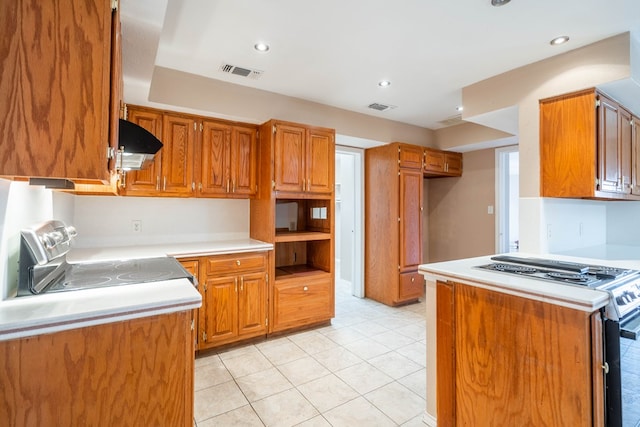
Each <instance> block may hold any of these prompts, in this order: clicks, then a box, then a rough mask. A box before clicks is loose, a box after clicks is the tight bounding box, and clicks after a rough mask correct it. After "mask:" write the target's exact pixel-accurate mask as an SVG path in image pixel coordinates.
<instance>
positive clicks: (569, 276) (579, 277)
mask: <svg viewBox="0 0 640 427" xmlns="http://www.w3.org/2000/svg"><path fill="white" fill-rule="evenodd" d="M547 276H549V277H551V278H553V279H560V280H569V281H571V282H577V283H586V282H588V281H589V280H591V279H590V278H589V276H587V275H586V274H578V273H560V272H556V271H549V272H547Z"/></svg>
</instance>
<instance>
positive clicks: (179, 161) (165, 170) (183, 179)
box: [161, 114, 196, 196]
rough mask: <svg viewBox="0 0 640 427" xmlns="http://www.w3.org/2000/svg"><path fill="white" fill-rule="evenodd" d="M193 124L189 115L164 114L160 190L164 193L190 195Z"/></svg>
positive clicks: (193, 143)
mask: <svg viewBox="0 0 640 427" xmlns="http://www.w3.org/2000/svg"><path fill="white" fill-rule="evenodd" d="M195 125H196V122H195V120H194V119H192V118H189V117H183V116H174V115H170V114H165V115H164V118H163V127H164V131H163V133H162V134H163V140H162V143H163V144H164V146H163V147H162V152H163V153H162V182H161V190H162V192H163V193H164V194H165V195H177V196H189V195H191V192H192V185H193V184H194V182H193V158H194V148H195Z"/></svg>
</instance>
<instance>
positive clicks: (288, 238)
mask: <svg viewBox="0 0 640 427" xmlns="http://www.w3.org/2000/svg"><path fill="white" fill-rule="evenodd" d="M312 240H331V233H323V232H318V231H278V232H277V233H276V243H279V242H305V241H312Z"/></svg>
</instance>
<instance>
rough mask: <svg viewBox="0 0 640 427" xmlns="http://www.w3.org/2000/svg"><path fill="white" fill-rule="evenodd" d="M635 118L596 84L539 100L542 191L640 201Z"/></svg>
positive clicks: (562, 194)
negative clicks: (593, 87) (581, 89)
mask: <svg viewBox="0 0 640 427" xmlns="http://www.w3.org/2000/svg"><path fill="white" fill-rule="evenodd" d="M637 121H638V119H637V118H635V117H634V116H633V114H631V113H630V112H629V111H628V110H627V109H625V108H624V106H622V105H620V104H619V103H617V102H616V101H614V100H613V99H611V98H609V97H608V96H606V95H605V94H603V93H600V92H599V91H597V90H595V89H587V90H583V91H579V92H574V93H569V94H565V95H561V96H556V97H553V98H548V99H543V100H541V101H540V174H541V175H540V181H541V184H540V185H541V191H540V192H541V195H542V196H543V197H575V198H600V199H629V200H640V191H639V189H640V185H639V183H638V178H639V177H638V173H637V170H638V169H639V168H640V153H639V152H638V150H637V149H636V146H637V142H634V138H635V137H634V135H635V132H636V127H635V126H636V125H634V123H635V122H637Z"/></svg>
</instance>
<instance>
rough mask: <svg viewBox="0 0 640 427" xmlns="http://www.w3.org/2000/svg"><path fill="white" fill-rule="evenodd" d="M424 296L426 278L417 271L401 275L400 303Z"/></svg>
mask: <svg viewBox="0 0 640 427" xmlns="http://www.w3.org/2000/svg"><path fill="white" fill-rule="evenodd" d="M423 295H424V277H422V274H420V273H418V272H417V271H413V272H407V273H402V274H400V284H399V288H398V302H402V301H409V300H414V299H417V298H420V297H421V296H423Z"/></svg>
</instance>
